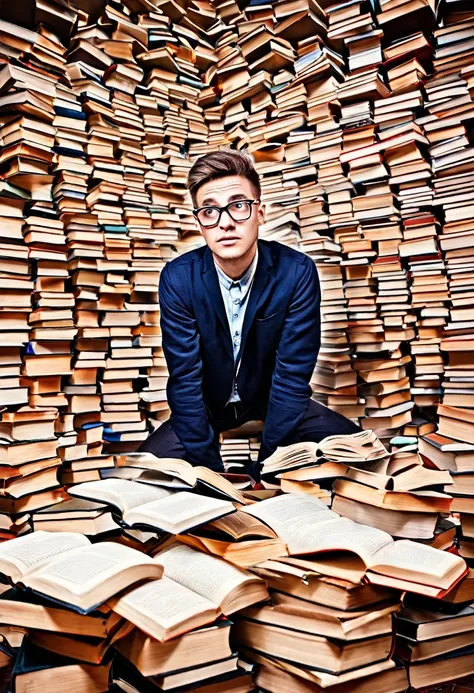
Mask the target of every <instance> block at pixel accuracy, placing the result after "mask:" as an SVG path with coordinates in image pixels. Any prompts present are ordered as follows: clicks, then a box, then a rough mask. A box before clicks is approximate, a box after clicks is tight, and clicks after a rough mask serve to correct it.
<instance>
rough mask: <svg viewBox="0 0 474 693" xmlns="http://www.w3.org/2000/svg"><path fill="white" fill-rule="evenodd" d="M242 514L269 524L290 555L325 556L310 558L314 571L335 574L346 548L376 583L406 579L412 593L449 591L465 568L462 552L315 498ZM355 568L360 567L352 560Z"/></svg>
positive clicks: (287, 498) (287, 499) (280, 499)
mask: <svg viewBox="0 0 474 693" xmlns="http://www.w3.org/2000/svg"><path fill="white" fill-rule="evenodd" d="M243 512H246V513H249V514H250V515H254V516H255V517H258V518H259V519H260V520H262V521H263V522H266V523H267V524H268V525H269V526H270V527H271V528H272V529H273V530H274V531H275V532H276V533H277V534H278V535H279V536H280V538H281V539H282V540H283V541H284V542H285V543H286V544H287V546H288V552H289V553H290V554H293V555H305V554H325V555H323V556H321V555H317V556H315V557H312V559H311V564H312V565H313V570H316V571H319V572H322V573H323V574H329V575H331V574H334V573H332V572H329V573H328V572H325V566H326V571H327V570H328V569H329V570H330V566H331V561H332V559H335V560H337V561H338V560H340V558H341V552H343V553H345V554H352V555H353V554H355V555H356V556H358V558H359V559H360V561H361V564H360V568H361V570H364V569H369V571H370V579H371V581H373V582H375V583H376V584H381V585H386V586H389V587H395V588H396V587H397V585H396V584H393V580H395V581H399V580H402V581H404V583H405V582H406V585H407V586H404V587H403V589H406V590H407V591H409V590H412V591H415V592H416V591H419V590H421V588H422V586H423V585H426V586H428V587H429V588H434V589H435V590H438V591H442V590H446V589H449V587H451V586H452V585H453V584H454V583H455V582H456V581H457V580H458V579H459V578H460V577H462V576H463V575H464V574H465V572H466V564H465V562H464V560H463V559H462V558H460V557H459V556H454V555H453V554H450V553H446V552H443V551H439V550H438V549H433V548H432V547H431V546H425V545H423V544H418V543H415V542H412V541H409V540H402V541H394V540H393V539H392V537H391V536H390V534H387V533H386V532H382V531H381V530H379V529H376V528H375V527H369V526H367V525H361V524H359V523H357V522H353V521H352V520H349V519H348V518H345V517H339V516H338V515H337V513H335V512H333V511H332V510H328V508H327V506H325V505H324V503H321V501H319V500H318V499H316V498H312V497H308V498H305V497H303V496H291V495H283V496H277V497H276V498H270V499H269V500H266V501H262V502H261V503H256V504H254V505H252V506H250V507H247V508H245V509H244V510H243ZM341 567H342V566H338V570H339V569H340V568H341ZM350 567H351V569H352V570H353V569H354V567H355V566H354V560H353V558H351V560H350ZM367 577H369V573H367Z"/></svg>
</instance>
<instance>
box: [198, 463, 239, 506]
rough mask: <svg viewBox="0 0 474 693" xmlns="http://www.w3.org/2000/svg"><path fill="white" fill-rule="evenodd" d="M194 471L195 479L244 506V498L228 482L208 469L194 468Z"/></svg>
mask: <svg viewBox="0 0 474 693" xmlns="http://www.w3.org/2000/svg"><path fill="white" fill-rule="evenodd" d="M194 471H195V473H196V478H197V479H198V480H201V481H202V482H203V483H205V484H208V485H209V486H212V487H213V488H216V489H217V490H218V491H220V492H221V493H223V494H224V495H226V496H228V497H229V498H232V500H234V501H235V502H236V503H241V504H242V505H245V504H246V502H247V501H246V500H245V496H243V495H242V493H241V492H240V491H239V490H238V489H237V488H236V487H235V486H234V485H233V484H232V483H231V482H230V481H229V480H228V479H225V478H224V477H223V476H221V475H220V474H218V473H217V472H214V471H213V470H212V469H209V468H208V467H195V468H194Z"/></svg>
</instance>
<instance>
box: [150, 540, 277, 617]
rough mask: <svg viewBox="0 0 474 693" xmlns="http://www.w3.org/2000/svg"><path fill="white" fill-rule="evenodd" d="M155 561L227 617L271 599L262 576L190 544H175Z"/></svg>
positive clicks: (166, 572)
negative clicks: (209, 554) (198, 549)
mask: <svg viewBox="0 0 474 693" xmlns="http://www.w3.org/2000/svg"><path fill="white" fill-rule="evenodd" d="M153 560H154V561H157V562H158V563H159V564H160V565H161V566H163V567H164V572H165V576H166V577H168V578H171V580H174V581H175V582H177V583H179V584H180V585H183V586H184V587H186V588H187V589H188V590H191V591H193V592H196V593H197V594H200V595H201V596H202V597H205V598H206V599H208V600H209V601H211V602H212V603H213V604H215V605H216V606H218V607H219V609H220V610H221V611H222V613H223V614H225V615H226V616H229V615H230V614H233V613H235V612H236V611H240V609H244V608H245V607H246V606H250V605H251V604H256V603H257V602H261V601H264V600H266V599H268V591H267V588H266V585H265V582H264V581H263V580H262V579H261V578H259V577H257V576H256V575H253V574H252V573H249V572H247V571H244V570H241V569H239V568H237V567H236V566H233V565H231V564H230V563H227V561H223V560H221V559H219V558H215V557H214V556H208V555H206V554H205V553H202V552H201V551H197V550H195V549H193V548H191V547H190V546H185V545H183V544H178V543H173V544H172V545H171V546H168V547H166V548H164V549H162V550H161V551H160V552H159V553H158V554H157V555H156V556H155V557H154V559H153Z"/></svg>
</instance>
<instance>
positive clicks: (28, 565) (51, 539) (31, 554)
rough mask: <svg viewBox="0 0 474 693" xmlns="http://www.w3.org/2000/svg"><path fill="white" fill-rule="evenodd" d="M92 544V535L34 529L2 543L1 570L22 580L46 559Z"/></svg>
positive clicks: (0, 552) (16, 579) (0, 551)
mask: <svg viewBox="0 0 474 693" xmlns="http://www.w3.org/2000/svg"><path fill="white" fill-rule="evenodd" d="M89 545H90V541H89V539H87V537H84V536H83V535H82V534H77V533H76V532H43V531H39V532H34V533H33V534H28V535H27V536H25V537H17V538H16V539H15V540H14V541H8V542H4V543H3V544H1V545H0V571H1V572H2V573H4V574H5V575H8V576H9V577H11V578H12V580H13V582H18V581H19V580H20V579H21V578H22V577H23V576H24V575H27V574H28V573H29V572H31V571H32V570H34V569H35V568H37V567H38V566H39V565H41V564H42V563H44V562H45V561H48V560H50V559H51V558H54V557H55V556H58V555H62V554H64V553H66V552H69V551H72V550H74V549H77V548H79V547H81V546H89Z"/></svg>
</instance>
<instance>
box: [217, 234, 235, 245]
mask: <svg viewBox="0 0 474 693" xmlns="http://www.w3.org/2000/svg"><path fill="white" fill-rule="evenodd" d="M238 240H239V237H238V236H224V237H223V238H219V240H218V243H223V244H224V245H227V244H230V243H235V242H236V241H238Z"/></svg>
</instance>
